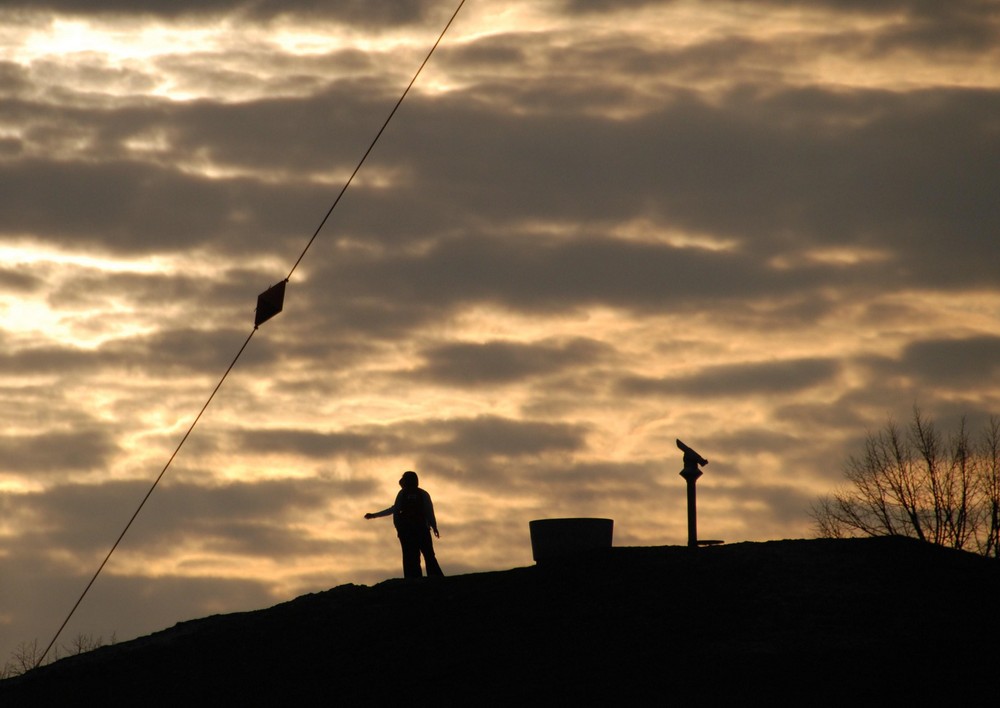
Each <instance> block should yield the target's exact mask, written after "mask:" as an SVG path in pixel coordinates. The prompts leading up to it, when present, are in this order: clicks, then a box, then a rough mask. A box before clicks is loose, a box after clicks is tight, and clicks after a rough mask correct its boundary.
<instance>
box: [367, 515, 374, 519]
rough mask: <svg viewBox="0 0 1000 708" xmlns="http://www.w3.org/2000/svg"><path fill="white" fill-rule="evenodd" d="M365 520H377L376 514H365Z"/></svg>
mask: <svg viewBox="0 0 1000 708" xmlns="http://www.w3.org/2000/svg"><path fill="white" fill-rule="evenodd" d="M365 518H366V519H374V518H375V514H365Z"/></svg>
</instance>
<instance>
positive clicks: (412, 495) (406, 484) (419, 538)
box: [365, 471, 444, 578]
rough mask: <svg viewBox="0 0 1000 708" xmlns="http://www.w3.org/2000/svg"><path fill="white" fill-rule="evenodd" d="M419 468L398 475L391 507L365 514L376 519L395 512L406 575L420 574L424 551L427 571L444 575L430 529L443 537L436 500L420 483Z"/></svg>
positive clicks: (394, 520) (414, 576) (418, 575)
mask: <svg viewBox="0 0 1000 708" xmlns="http://www.w3.org/2000/svg"><path fill="white" fill-rule="evenodd" d="M418 485H419V480H418V479H417V473H416V472H410V471H407V472H404V473H403V476H402V477H400V479H399V486H400V487H402V489H400V490H399V494H397V495H396V502H395V503H394V504H393V505H392V506H390V507H389V508H388V509H383V510H382V511H376V512H375V513H374V514H365V518H366V519H377V518H378V517H380V516H388V515H389V514H392V523H393V525H394V526H395V527H396V535H397V536H399V545H400V546H401V547H402V549H403V577H404V578H420V577H422V573H421V571H420V554H421V553H423V554H424V564H425V565H426V566H427V575H428V577H429V576H432V575H437V576H441V575H444V573H442V572H441V566H439V565H438V562H437V558H435V557H434V542H433V541H432V540H431V531H432V530H433V531H434V535H435V536H436V537H438V538H441V534H439V533H438V528H437V519H435V518H434V503H433V502H431V495H430V494H428V493H427V492H425V491H424V490H423V489H421V488H420V487H419V486H418Z"/></svg>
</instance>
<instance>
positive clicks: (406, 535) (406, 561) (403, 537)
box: [398, 529, 424, 578]
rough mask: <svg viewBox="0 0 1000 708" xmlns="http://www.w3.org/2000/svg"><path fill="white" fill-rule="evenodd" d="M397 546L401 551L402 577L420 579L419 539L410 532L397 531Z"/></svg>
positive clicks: (404, 530) (421, 575) (421, 573)
mask: <svg viewBox="0 0 1000 708" xmlns="http://www.w3.org/2000/svg"><path fill="white" fill-rule="evenodd" d="M398 535H399V545H400V546H401V547H402V549H403V577H404V578H422V577H423V575H424V574H423V572H421V570H420V538H419V536H417V535H415V534H414V533H413V532H412V531H409V530H406V529H400V530H399V534H398Z"/></svg>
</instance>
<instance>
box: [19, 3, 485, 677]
mask: <svg viewBox="0 0 1000 708" xmlns="http://www.w3.org/2000/svg"><path fill="white" fill-rule="evenodd" d="M463 5H465V0H460V1H459V3H458V6H457V7H456V8H455V11H454V12H453V13H452V14H451V17H450V18H449V19H448V22H447V24H445V26H444V29H443V30H441V34H439V35H438V38H437V40H436V41H435V42H434V45H433V46H432V47H431V48H430V51H428V52H427V56H426V57H424V60H423V62H421V64H420V67H419V68H418V69H417V71H416V73H414V75H413V78H412V79H410V83H409V84H407V86H406V88H405V89H404V90H403V93H402V95H401V96H400V97H399V100H398V101H396V105H394V106H393V107H392V110H391V111H389V115H388V117H387V118H386V119H385V122H383V123H382V127H381V128H379V130H378V133H376V134H375V137H374V138H373V139H372V141H371V143H370V144H369V145H368V149H367V150H365V153H364V155H362V156H361V159H360V160H359V161H358V164H357V166H356V167H355V168H354V171H353V172H351V176H350V177H348V178H347V181H346V182H345V183H344V186H343V187H342V188H341V190H340V193H339V194H337V197H336V198H335V199H334V200H333V204H332V205H331V206H330V208H329V209H328V210H327V212H326V214H325V215H324V216H323V218H322V220H321V221H320V222H319V226H317V227H316V230H315V231H314V232H313V235H312V237H311V238H310V239H309V241H308V242H307V243H306V245H305V248H303V249H302V253H301V254H299V257H298V259H296V261H295V264H294V265H293V266H292V269H291V270H290V271H289V272H288V275H287V276H286V277H285V282H288V281H289V280H290V279H291V277H292V274H293V273H294V272H295V269H296V268H298V267H299V264H300V263H301V262H302V259H303V258H305V255H306V252H307V251H308V250H309V248H310V247H311V246H312V245H313V241H315V240H316V237H317V236H319V232H320V231H322V229H323V226H325V225H326V222H327V220H329V218H330V215H331V214H333V210H334V209H336V208H337V204H339V203H340V199H341V197H343V196H344V193H345V192H346V191H347V188H348V187H350V186H351V182H353V181H354V177H355V175H357V174H358V172H359V171H360V170H361V166H362V165H364V164H365V160H367V159H368V156H369V155H370V154H371V152H372V150H374V149H375V145H376V143H378V141H379V138H381V137H382V133H384V132H385V129H386V128H387V127H388V126H389V121H391V120H392V117H393V116H394V115H396V111H397V110H399V107H400V106H401V105H402V103H403V100H404V99H405V98H406V95H407V94H408V93H409V92H410V89H411V88H413V84H415V83H416V81H417V77H419V76H420V73H421V72H422V71H423V70H424V67H425V66H427V62H429V61H430V59H431V56H432V55H433V54H434V50H435V49H437V47H438V45H439V44H441V40H442V39H444V35H445V33H446V32H447V31H448V28H450V27H451V24H452V22H454V21H455V18H456V17H457V16H458V13H459V11H460V10H461V9H462V6H463ZM257 329H258V325H254V328H253V329H252V330H251V331H250V334H249V335H247V338H246V340H245V341H244V342H243V346H241V347H240V350H239V351H238V352H236V356H235V357H233V360H232V361H231V362H230V363H229V367H228V368H227V369H226V371H225V373H224V374H223V375H222V378H221V379H219V383H217V384H216V385H215V388H214V389H212V393H211V394H210V395H209V397H208V400H206V401H205V405H203V406H202V407H201V410H200V411H198V415H196V416H195V418H194V420H193V421H192V422H191V425H190V426H189V427H188V429H187V432H185V433H184V437H182V438H181V441H180V442H179V443H178V444H177V447H176V448H175V449H174V452H173V454H171V455H170V459H168V460H167V463H166V464H165V465H164V466H163V469H162V470H160V474H159V475H157V477H156V480H155V481H154V482H153V484H152V486H151V487H150V488H149V491H148V492H146V496H144V497H143V498H142V501H141V502H139V506H138V507H137V508H136V510H135V512H134V513H133V514H132V517H131V518H130V519H129V520H128V523H127V524H125V528H124V529H122V532H121V533H120V534H119V535H118V538H117V539H116V540H115V542H114V544H113V545H112V546H111V550H109V551H108V554H107V555H106V556H105V557H104V560H103V561H101V565H100V566H98V568H97V571H96V572H95V573H94V576H93V577H92V578H91V579H90V582H89V583H87V586H86V587H85V588H84V589H83V592H82V593H80V597H79V598H77V600H76V603H74V605H73V608H72V609H71V610H70V611H69V614H68V615H66V619H64V620H63V623H62V624H61V625H59V629H57V630H56V633H55V635H54V636H53V637H52V641H50V642H49V644H48V646H46V647H45V651H43V652H42V655H41V656H40V657H39V658H38V661H37V662H36V663H35V666H34V668H36V669H37V668H38V667H39V666H41V665H42V662H43V661H45V657H46V656H48V653H49V651H51V650H52V647H53V646H54V645H55V643H56V641H57V640H58V639H59V635H60V634H62V631H63V630H64V629H65V628H66V625H67V624H69V621H70V619H71V618H72V617H73V615H74V613H75V612H76V610H77V608H78V607H79V606H80V603H82V602H83V598H84V597H86V595H87V593H88V592H89V591H90V588H91V587H92V586H93V584H94V582H95V581H96V580H97V576H99V575H100V574H101V571H102V570H104V566H106V565H107V564H108V561H109V560H110V559H111V556H112V554H113V553H114V552H115V550H117V548H118V545H119V544H120V543H121V542H122V539H123V538H125V534H126V533H128V530H129V529H130V528H131V527H132V522H134V521H135V520H136V517H138V516H139V512H140V511H142V508H143V507H144V506H145V505H146V501H148V500H149V497H150V496H152V494H153V490H155V489H156V487H157V485H158V484H159V483H160V480H161V479H163V475H164V474H166V472H167V470H168V469H169V468H170V465H171V464H172V463H173V461H174V458H175V457H177V454H178V453H179V452H180V451H181V448H182V447H184V443H185V442H187V439H188V437H190V435H191V433H192V431H194V428H195V426H196V425H198V421H199V420H201V417H202V415H203V414H204V413H205V411H206V410H207V409H208V406H209V404H210V403H211V402H212V399H213V398H215V394H216V393H218V392H219V389H220V388H222V384H223V383H224V382H225V380H226V378H227V377H228V376H229V372H231V371H232V370H233V367H235V366H236V362H237V361H239V359H240V357H241V356H242V355H243V352H244V351H245V350H246V348H247V345H249V344H250V340H251V339H252V338H253V336H254V334H256V332H257Z"/></svg>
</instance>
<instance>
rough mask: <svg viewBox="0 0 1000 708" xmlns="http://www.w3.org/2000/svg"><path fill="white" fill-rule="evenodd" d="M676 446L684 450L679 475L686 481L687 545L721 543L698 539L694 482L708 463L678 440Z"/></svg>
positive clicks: (696, 545) (693, 546) (692, 546)
mask: <svg viewBox="0 0 1000 708" xmlns="http://www.w3.org/2000/svg"><path fill="white" fill-rule="evenodd" d="M677 447H678V448H680V449H681V450H682V451H683V452H684V469H682V470H681V477H683V478H684V480H685V481H686V482H687V506H688V547H690V548H697V547H698V546H699V545H701V546H714V545H716V544H719V543H722V541H698V504H697V498H696V493H695V487H694V484H695V482H697V481H698V478H699V477H701V475H702V474H703V473H702V471H701V468H702V467H704V466H705V465H707V464H708V460H706V459H705V458H704V457H702V456H701V455H699V454H698V453H697V452H696V451H695V450H693V449H692V448H690V447H688V446H687V445H685V444H684V443H682V442H681V441H680V440H678V441H677Z"/></svg>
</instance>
